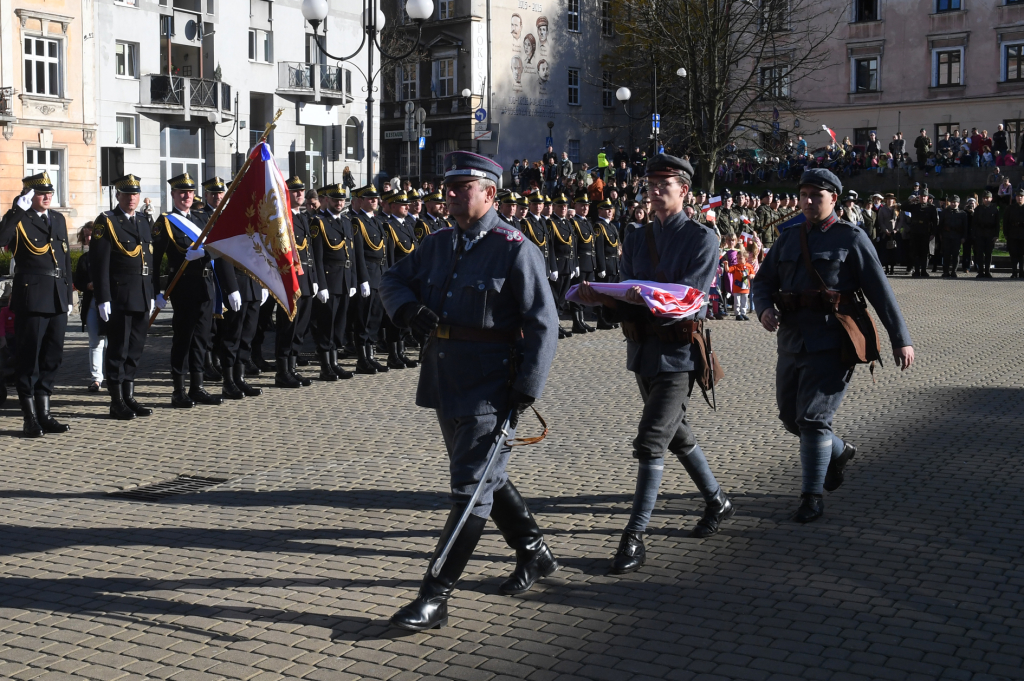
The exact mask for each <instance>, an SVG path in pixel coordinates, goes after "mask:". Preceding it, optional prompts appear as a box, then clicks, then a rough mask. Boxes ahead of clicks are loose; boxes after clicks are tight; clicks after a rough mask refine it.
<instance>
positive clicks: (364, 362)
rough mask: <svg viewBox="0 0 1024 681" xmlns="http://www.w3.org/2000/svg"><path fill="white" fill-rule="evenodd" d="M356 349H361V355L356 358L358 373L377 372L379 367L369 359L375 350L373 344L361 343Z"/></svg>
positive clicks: (369, 373) (370, 373)
mask: <svg viewBox="0 0 1024 681" xmlns="http://www.w3.org/2000/svg"><path fill="white" fill-rule="evenodd" d="M356 349H357V350H358V351H359V356H358V357H357V358H356V373H357V374H368V375H372V374H375V373H377V368H376V367H375V366H373V365H372V364H370V360H369V357H370V356H371V353H372V352H373V346H371V345H369V344H366V345H360V346H358V347H357V348H356Z"/></svg>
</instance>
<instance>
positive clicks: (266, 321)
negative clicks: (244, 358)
mask: <svg viewBox="0 0 1024 681" xmlns="http://www.w3.org/2000/svg"><path fill="white" fill-rule="evenodd" d="M275 307H277V302H276V301H275V300H274V299H273V298H267V302H266V303H264V304H263V305H262V306H260V316H259V321H258V322H257V324H256V333H255V335H253V337H252V343H251V345H252V356H254V357H263V338H264V336H265V335H266V333H267V329H269V328H270V327H271V326H272V325H273V323H274V308H275Z"/></svg>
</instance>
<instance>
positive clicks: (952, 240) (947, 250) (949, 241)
mask: <svg viewBox="0 0 1024 681" xmlns="http://www.w3.org/2000/svg"><path fill="white" fill-rule="evenodd" d="M959 262H960V237H958V236H955V235H952V236H944V237H942V273H943V274H956V266H957V263H959Z"/></svg>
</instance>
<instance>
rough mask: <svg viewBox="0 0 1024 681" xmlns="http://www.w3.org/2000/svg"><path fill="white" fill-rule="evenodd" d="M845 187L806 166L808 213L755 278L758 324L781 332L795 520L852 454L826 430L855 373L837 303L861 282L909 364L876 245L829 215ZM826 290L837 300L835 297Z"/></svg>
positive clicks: (815, 506)
mask: <svg viewBox="0 0 1024 681" xmlns="http://www.w3.org/2000/svg"><path fill="white" fill-rule="evenodd" d="M842 191H843V185H842V184H841V183H840V181H839V178H838V177H836V176H835V175H834V174H833V173H832V172H830V171H828V170H826V169H825V168H813V169H810V170H807V171H804V174H803V175H802V176H801V177H800V207H801V209H802V211H803V214H804V217H805V218H807V220H806V222H803V223H801V224H798V225H794V226H792V227H789V228H787V229H785V230H783V232H782V234H780V235H779V238H778V240H776V242H775V245H774V246H773V247H772V248H771V250H769V251H768V255H767V257H766V258H765V260H764V262H763V263H761V267H760V269H759V270H758V272H757V276H756V277H755V278H754V286H753V293H754V304H755V309H756V310H757V311H758V314H759V316H760V320H761V324H762V326H764V328H765V329H767V330H768V331H771V332H774V331H776V330H778V332H779V360H778V365H777V366H776V370H775V381H776V388H775V394H776V398H777V400H778V405H779V419H780V420H781V421H782V423H783V425H784V426H785V428H786V430H787V431H789V432H790V433H793V434H794V435H797V436H799V437H800V462H801V464H802V467H803V485H802V488H801V504H800V508H799V509H798V510H797V512H796V514H795V515H794V516H793V520H795V521H797V522H800V523H808V522H811V521H812V520H817V519H818V518H820V517H821V515H822V513H823V512H824V508H825V507H824V503H823V502H822V490H823V489H825V490H828V491H830V492H831V491H833V490H836V489H838V488H839V486H840V485H841V484H842V483H843V477H844V469H845V467H846V464H847V463H849V461H850V459H852V458H853V457H854V455H855V454H856V453H857V449H856V448H855V447H854V446H853V445H850V444H847V443H844V442H843V441H842V440H840V439H839V438H838V437H836V436H835V435H834V434H833V432H832V417H833V416H834V415H835V413H836V410H837V409H839V405H840V403H841V402H842V400H843V395H844V394H845V393H846V387H847V384H848V383H849V380H850V377H851V375H852V374H853V369H852V367H851V365H850V364H848V363H847V362H845V361H844V358H843V352H842V349H841V348H842V346H843V340H844V339H843V334H844V333H845V331H844V330H843V326H842V325H841V324H840V323H839V321H838V320H837V319H836V317H835V309H836V307H835V306H836V305H837V306H838V310H839V312H840V313H843V314H849V313H850V312H851V310H853V306H854V305H855V304H859V302H858V301H859V300H860V297H859V296H860V294H859V292H861V291H863V295H864V296H866V297H867V300H868V301H869V302H870V303H871V305H872V306H873V307H874V308H875V311H876V312H877V313H878V318H879V319H880V320H881V322H882V324H883V325H884V326H885V329H886V331H888V332H889V338H890V340H891V341H892V346H893V356H894V357H895V359H896V363H897V365H899V366H900V367H901V368H903V369H906V368H908V367H909V366H910V365H911V364H912V363H913V361H914V348H913V347H912V346H911V343H910V333H909V332H908V331H907V326H906V324H905V323H904V322H903V316H902V314H901V313H900V308H899V305H898V304H897V303H896V298H895V297H894V296H893V293H892V288H890V286H889V282H888V280H887V279H886V278H885V273H884V272H883V271H882V266H881V264H879V262H878V255H877V254H876V252H875V247H874V245H873V244H872V243H871V241H870V240H869V239H868V237H867V235H866V234H865V233H864V232H863V230H861V229H860V228H858V227H856V226H854V225H852V224H850V223H849V222H844V221H842V220H840V219H839V218H838V217H837V216H836V213H835V206H836V201H837V200H838V198H839V195H840V194H841V193H842ZM801 231H802V232H803V233H801ZM812 269H813V271H814V274H812V271H811V270H812ZM823 288H825V289H827V293H826V292H825V291H822V290H821V289H823ZM826 296H828V297H826ZM833 296H838V303H834V304H833V303H832V297H833ZM780 313H781V319H780ZM866 313H867V312H866V310H865V311H864V314H866Z"/></svg>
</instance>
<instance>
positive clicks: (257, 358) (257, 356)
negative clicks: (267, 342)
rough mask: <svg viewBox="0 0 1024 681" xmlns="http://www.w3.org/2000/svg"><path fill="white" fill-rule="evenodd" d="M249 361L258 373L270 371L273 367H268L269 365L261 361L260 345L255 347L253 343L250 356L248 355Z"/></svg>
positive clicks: (261, 347)
mask: <svg viewBox="0 0 1024 681" xmlns="http://www.w3.org/2000/svg"><path fill="white" fill-rule="evenodd" d="M250 359H251V360H252V363H253V364H255V365H256V368H257V369H259V370H260V371H270V370H271V369H273V367H272V366H270V363H269V362H268V361H267V360H265V359H263V346H262V345H256V344H255V343H253V346H252V355H250Z"/></svg>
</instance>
